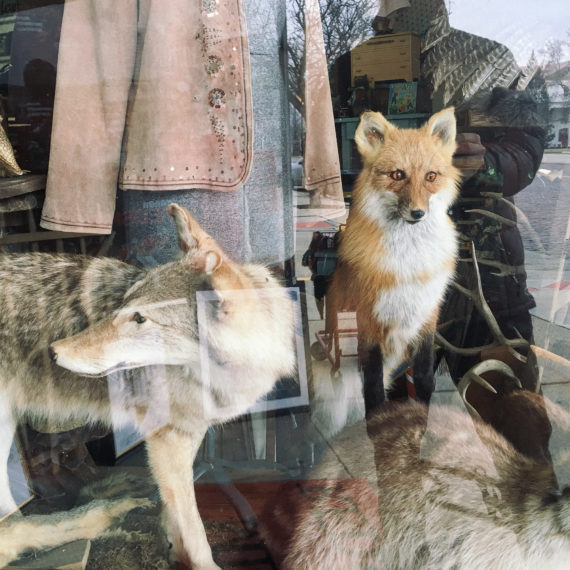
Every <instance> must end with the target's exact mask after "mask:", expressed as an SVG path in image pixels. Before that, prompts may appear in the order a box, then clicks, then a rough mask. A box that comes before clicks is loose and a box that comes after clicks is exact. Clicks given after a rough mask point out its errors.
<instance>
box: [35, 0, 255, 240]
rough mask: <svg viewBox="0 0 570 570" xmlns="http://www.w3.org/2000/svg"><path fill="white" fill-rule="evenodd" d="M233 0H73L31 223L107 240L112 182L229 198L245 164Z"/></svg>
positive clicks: (245, 98) (242, 75)
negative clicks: (37, 212)
mask: <svg viewBox="0 0 570 570" xmlns="http://www.w3.org/2000/svg"><path fill="white" fill-rule="evenodd" d="M249 74H250V71H249V48H248V41H247V33H246V26H245V17H244V14H243V6H242V2H241V0H201V1H200V2H196V1H188V0H170V1H169V2H168V3H166V4H165V3H164V2H159V1H157V0H138V1H137V0H122V1H121V2H120V3H117V2H114V1H112V0H73V1H71V2H66V5H65V11H64V16H63V22H62V32H61V39H60V52H59V61H58V76H57V87H56V98H55V107H54V123H53V131H52V147H51V155H50V164H49V171H48V183H47V189H46V201H45V204H44V209H43V213H42V221H41V225H42V226H43V227H44V228H47V229H52V230H63V231H73V232H89V233H96V234H106V233H110V231H111V225H112V220H113V214H114V210H115V196H116V189H117V186H119V187H120V188H122V189H124V190H127V189H138V190H176V189H188V188H197V187H198V188H201V189H208V190H217V191H223V192H227V191H232V190H235V189H237V188H239V187H241V186H242V185H243V183H244V182H245V180H246V179H247V177H248V174H249V171H250V168H251V161H252V139H253V118H252V106H251V88H250V77H249Z"/></svg>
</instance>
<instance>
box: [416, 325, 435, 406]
mask: <svg viewBox="0 0 570 570" xmlns="http://www.w3.org/2000/svg"><path fill="white" fill-rule="evenodd" d="M433 340H434V333H433V332H430V333H427V334H426V335H425V336H424V338H423V339H422V342H421V344H420V346H419V347H418V350H417V352H416V356H415V358H414V364H413V374H414V388H415V391H416V398H417V399H418V400H419V401H420V402H423V403H424V404H429V401H430V399H431V395H432V394H433V391H434V390H435V378H434V369H433V368H434V349H433Z"/></svg>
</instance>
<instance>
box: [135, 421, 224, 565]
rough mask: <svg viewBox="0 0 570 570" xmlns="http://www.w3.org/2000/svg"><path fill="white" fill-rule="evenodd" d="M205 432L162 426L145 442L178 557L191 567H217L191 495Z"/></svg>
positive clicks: (193, 496)
mask: <svg viewBox="0 0 570 570" xmlns="http://www.w3.org/2000/svg"><path fill="white" fill-rule="evenodd" d="M205 433H206V429H205V428H204V429H201V430H199V431H196V432H195V433H192V434H188V433H184V432H181V431H179V430H176V429H174V428H171V427H164V428H162V429H160V430H159V431H157V432H155V433H154V434H152V435H150V436H148V438H147V440H146V445H147V452H148V458H149V463H150V467H151V469H152V472H153V474H154V477H155V479H156V481H157V483H158V487H159V490H160V495H161V498H162V501H163V503H164V509H165V516H166V524H167V531H168V532H169V534H170V538H171V540H172V543H173V546H174V552H175V554H176V557H177V560H178V561H179V562H181V563H183V564H187V565H189V566H190V567H191V568H193V569H194V570H215V569H217V570H219V567H218V566H217V565H216V564H215V562H214V560H213V559H212V551H211V549H210V545H209V544H208V540H207V538H206V531H205V530H204V525H203V523H202V519H201V518H200V513H199V512H198V507H197V505H196V496H195V494H194V478H193V471H192V465H193V463H194V458H195V457H196V453H197V451H198V448H199V447H200V443H201V442H202V438H203V437H204V434H205Z"/></svg>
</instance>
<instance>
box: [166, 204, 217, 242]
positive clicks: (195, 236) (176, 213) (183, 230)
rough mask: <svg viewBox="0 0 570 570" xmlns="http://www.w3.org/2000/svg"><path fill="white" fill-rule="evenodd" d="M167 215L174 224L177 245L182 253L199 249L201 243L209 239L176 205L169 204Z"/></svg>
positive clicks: (191, 218) (183, 209)
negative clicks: (171, 218) (172, 219)
mask: <svg viewBox="0 0 570 570" xmlns="http://www.w3.org/2000/svg"><path fill="white" fill-rule="evenodd" d="M168 213H169V214H170V215H171V216H172V217H173V218H174V221H175V222H176V233H177V234H178V244H179V245H180V249H181V250H182V251H183V252H184V253H188V252H189V251H192V250H194V249H196V248H199V247H200V245H201V242H202V241H204V240H205V239H207V238H210V236H209V235H208V234H207V233H206V232H205V231H204V230H203V229H202V228H201V227H200V224H199V223H198V222H197V221H196V220H195V219H194V218H193V217H192V216H191V215H190V212H188V210H186V209H185V208H182V207H181V206H179V205H178V204H170V206H168ZM210 239H211V238H210Z"/></svg>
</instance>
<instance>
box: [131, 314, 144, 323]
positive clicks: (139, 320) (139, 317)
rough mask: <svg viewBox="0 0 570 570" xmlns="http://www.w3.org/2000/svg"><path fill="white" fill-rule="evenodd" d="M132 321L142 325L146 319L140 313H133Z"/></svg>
mask: <svg viewBox="0 0 570 570" xmlns="http://www.w3.org/2000/svg"><path fill="white" fill-rule="evenodd" d="M133 321H135V323H137V324H139V325H142V324H143V323H144V322H145V321H146V319H145V318H144V317H143V316H142V315H141V314H140V313H135V314H134V315H133Z"/></svg>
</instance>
